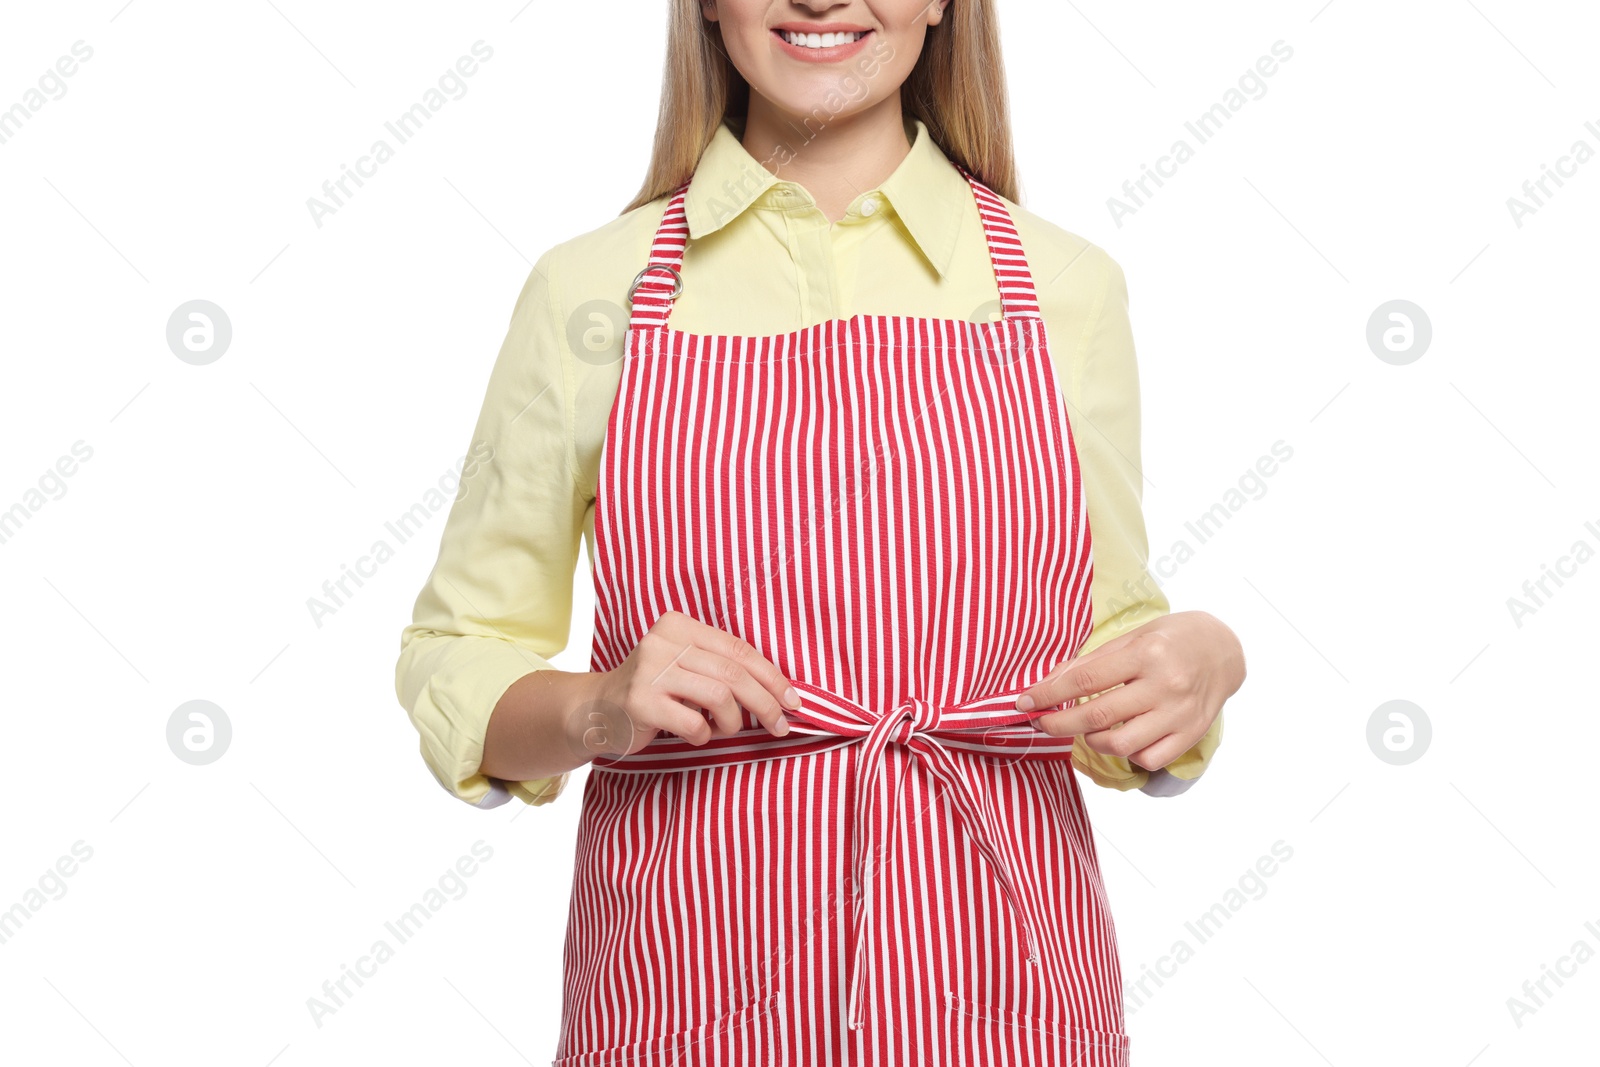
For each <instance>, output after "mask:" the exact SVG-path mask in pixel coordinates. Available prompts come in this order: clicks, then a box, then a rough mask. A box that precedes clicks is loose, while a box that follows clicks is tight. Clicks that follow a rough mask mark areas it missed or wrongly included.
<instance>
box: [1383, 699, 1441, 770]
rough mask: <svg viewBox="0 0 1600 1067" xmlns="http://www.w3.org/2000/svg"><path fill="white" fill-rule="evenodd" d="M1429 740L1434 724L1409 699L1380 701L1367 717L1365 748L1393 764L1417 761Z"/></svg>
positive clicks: (1426, 747) (1397, 765) (1426, 748)
mask: <svg viewBox="0 0 1600 1067" xmlns="http://www.w3.org/2000/svg"><path fill="white" fill-rule="evenodd" d="M1432 743H1433V723H1432V721H1431V720H1429V718H1428V713H1427V712H1425V711H1423V710H1422V709H1421V708H1420V707H1418V706H1417V705H1415V704H1413V703H1411V701H1409V700H1390V701H1386V702H1385V703H1382V704H1379V705H1378V706H1377V708H1376V709H1374V711H1373V712H1372V715H1371V716H1370V717H1369V718H1368V719H1367V747H1368V748H1370V749H1372V754H1373V755H1374V756H1377V757H1378V758H1379V759H1381V760H1383V762H1385V763H1388V764H1392V765H1393V766H1396V767H1404V766H1405V765H1406V764H1408V763H1415V762H1417V760H1419V759H1421V758H1422V757H1423V756H1424V755H1425V754H1426V753H1427V751H1428V746H1429V745H1430V744H1432Z"/></svg>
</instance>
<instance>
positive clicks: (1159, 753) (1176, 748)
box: [1128, 733, 1194, 771]
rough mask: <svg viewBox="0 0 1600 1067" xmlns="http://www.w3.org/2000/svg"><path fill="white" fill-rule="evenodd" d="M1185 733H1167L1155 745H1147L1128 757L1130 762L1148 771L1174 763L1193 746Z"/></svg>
mask: <svg viewBox="0 0 1600 1067" xmlns="http://www.w3.org/2000/svg"><path fill="white" fill-rule="evenodd" d="M1193 744H1194V742H1193V741H1190V740H1189V739H1188V738H1187V737H1186V736H1184V735H1183V734H1177V733H1173V734H1167V735H1166V736H1165V737H1163V738H1161V739H1160V740H1159V741H1157V742H1156V743H1155V744H1153V745H1147V746H1145V747H1144V748H1141V749H1140V750H1139V751H1137V752H1135V753H1134V754H1133V755H1131V756H1129V757H1128V762H1129V763H1132V764H1134V765H1136V766H1139V767H1143V768H1144V769H1145V770H1147V771H1158V770H1160V769H1161V768H1163V767H1166V766H1168V765H1170V764H1171V763H1173V762H1174V761H1175V760H1176V759H1177V758H1178V757H1179V756H1181V755H1183V754H1184V753H1185V752H1187V751H1189V749H1190V748H1191V747H1192V746H1193Z"/></svg>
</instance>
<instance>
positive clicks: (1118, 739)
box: [1017, 611, 1244, 771]
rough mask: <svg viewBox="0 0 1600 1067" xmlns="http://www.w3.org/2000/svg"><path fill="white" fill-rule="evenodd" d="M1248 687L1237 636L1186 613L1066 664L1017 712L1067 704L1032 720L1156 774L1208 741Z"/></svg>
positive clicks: (1025, 697) (1027, 695)
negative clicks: (1227, 706) (1225, 709)
mask: <svg viewBox="0 0 1600 1067" xmlns="http://www.w3.org/2000/svg"><path fill="white" fill-rule="evenodd" d="M1243 684H1244V650H1243V648H1241V647H1240V645H1239V639H1238V638H1237V637H1236V636H1234V633H1233V631H1232V630H1230V629H1229V628H1228V627H1227V626H1226V625H1225V624H1224V623H1223V622H1222V620H1220V619H1218V618H1216V617H1215V616H1213V615H1209V614H1207V613H1206V612H1203V611H1181V612H1176V613H1173V614H1169V615H1163V616H1162V617H1161V618H1159V619H1152V620H1151V621H1150V622H1147V623H1145V624H1144V625H1143V626H1141V627H1139V628H1138V629H1137V630H1133V631H1131V632H1129V633H1125V634H1123V635H1122V636H1120V637H1117V638H1114V639H1112V640H1110V641H1107V642H1106V643H1105V644H1104V645H1101V646H1100V647H1099V648H1097V649H1095V650H1094V651H1093V652H1090V653H1088V654H1087V655H1083V656H1079V657H1077V658H1075V659H1070V660H1067V661H1066V662H1065V663H1062V664H1061V665H1060V666H1058V667H1056V668H1055V669H1054V670H1052V671H1051V672H1050V673H1049V674H1048V675H1046V676H1045V677H1044V678H1042V679H1041V680H1040V681H1039V682H1038V683H1037V684H1035V685H1034V686H1033V687H1032V688H1030V689H1028V690H1027V691H1026V692H1024V693H1023V694H1022V695H1021V696H1020V697H1019V699H1018V701H1017V707H1018V708H1020V709H1022V710H1023V711H1029V710H1031V709H1033V708H1039V707H1049V706H1051V705H1054V704H1062V703H1065V704H1067V707H1065V708H1063V709H1062V710H1060V711H1052V712H1049V713H1048V714H1045V715H1041V716H1039V718H1038V719H1036V720H1034V722H1035V724H1036V725H1037V726H1038V727H1039V729H1041V730H1043V731H1044V732H1045V733H1047V734H1050V735H1051V736H1053V737H1078V736H1082V738H1083V740H1084V742H1085V743H1087V744H1088V745H1089V747H1090V748H1092V749H1094V750H1095V751H1096V752H1103V753H1105V754H1106V755H1108V756H1122V757H1124V758H1126V759H1127V760H1128V761H1129V762H1130V763H1133V764H1134V765H1136V766H1138V767H1142V768H1144V769H1145V770H1147V771H1155V770H1159V769H1160V768H1162V767H1165V766H1167V765H1168V764H1169V763H1171V762H1172V761H1173V760H1175V759H1177V758H1178V757H1179V756H1181V755H1183V754H1184V753H1185V752H1187V751H1188V750H1189V749H1190V748H1192V747H1193V746H1194V744H1195V742H1197V741H1199V740H1200V738H1202V737H1204V736H1205V733H1206V731H1207V730H1209V729H1210V728H1211V724H1212V722H1214V721H1215V720H1216V717H1217V715H1218V714H1220V713H1221V711H1222V705H1223V702H1224V701H1226V700H1227V699H1228V698H1229V697H1230V696H1232V695H1233V694H1234V693H1236V692H1238V690H1239V687H1240V686H1241V685H1243ZM1108 690H1109V692H1108ZM1094 694H1099V695H1098V696H1095V695H1094ZM1091 696H1092V697H1093V699H1091V700H1087V701H1084V702H1083V703H1081V704H1080V703H1075V702H1076V701H1077V700H1078V699H1079V698H1082V697H1091ZM1030 701H1031V702H1030Z"/></svg>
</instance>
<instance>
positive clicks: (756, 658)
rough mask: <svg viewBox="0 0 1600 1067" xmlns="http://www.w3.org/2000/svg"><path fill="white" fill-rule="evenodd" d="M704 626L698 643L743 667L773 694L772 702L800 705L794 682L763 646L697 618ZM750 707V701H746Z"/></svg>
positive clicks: (790, 705) (700, 624)
mask: <svg viewBox="0 0 1600 1067" xmlns="http://www.w3.org/2000/svg"><path fill="white" fill-rule="evenodd" d="M695 625H696V626H698V627H700V628H701V631H702V632H701V634H700V636H699V637H698V638H697V639H696V641H695V644H697V645H699V646H700V647H701V648H704V649H705V650H706V651H708V652H715V653H716V654H717V655H719V656H722V657H723V658H725V659H730V660H732V661H733V662H735V663H737V664H738V665H739V666H740V667H742V668H743V669H744V670H745V672H746V673H747V674H749V675H750V676H751V677H752V678H754V679H755V680H756V683H757V684H758V685H760V686H761V687H762V688H763V689H765V690H766V691H767V693H768V694H769V695H770V696H771V697H772V699H773V702H774V703H777V704H781V705H782V706H784V707H786V708H798V707H799V706H800V695H799V694H798V693H795V692H793V689H794V687H793V685H792V684H791V683H790V681H789V679H788V678H785V677H784V675H783V672H782V671H780V670H779V669H778V668H777V665H776V664H774V663H773V662H772V661H771V660H769V659H768V658H767V657H765V656H763V655H762V654H761V650H760V649H758V648H756V646H755V645H752V644H751V643H750V642H749V641H746V640H745V639H744V638H742V637H739V636H737V635H735V634H731V633H729V632H728V631H726V630H719V629H717V628H716V627H715V626H708V625H706V624H705V623H703V622H696V623H695ZM745 706H746V707H749V706H750V705H749V704H748V703H747V704H746V705H745Z"/></svg>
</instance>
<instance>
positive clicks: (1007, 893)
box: [848, 698, 1039, 1030]
mask: <svg viewBox="0 0 1600 1067" xmlns="http://www.w3.org/2000/svg"><path fill="white" fill-rule="evenodd" d="M1013 699H1014V698H1013ZM942 721H943V715H942V714H941V711H940V709H939V707H938V706H937V705H935V704H933V703H931V702H929V701H926V700H920V699H912V700H908V701H906V702H905V703H904V704H901V705H900V706H899V707H897V708H895V709H894V711H893V712H891V713H890V714H888V715H884V716H882V717H881V718H879V719H878V720H877V721H876V722H874V723H872V725H871V726H870V727H869V728H868V729H867V732H866V734H865V735H864V738H863V741H862V744H863V746H864V748H863V751H862V753H861V758H860V762H859V763H858V764H857V772H856V780H855V788H856V805H855V833H854V835H853V841H852V844H853V848H852V856H851V863H852V875H853V882H854V885H853V890H854V894H853V895H854V902H853V906H852V909H851V928H852V937H851V944H852V949H851V957H850V993H849V1000H848V1019H849V1026H850V1029H852V1030H859V1029H861V1026H862V1017H861V1009H862V1004H861V1000H862V987H863V980H864V978H865V975H866V969H867V960H866V955H867V935H868V932H869V930H870V928H871V923H870V919H871V916H872V906H871V905H872V900H873V897H874V894H873V892H872V878H871V877H870V874H869V867H870V866H871V864H870V863H869V859H870V858H871V857H870V856H869V852H870V842H871V841H872V840H873V831H874V830H875V829H876V828H877V824H878V822H879V820H880V818H881V815H882V813H881V812H880V810H879V808H880V804H881V799H882V792H881V790H880V789H879V788H878V779H879V778H880V777H881V776H882V773H883V753H884V749H885V748H887V747H888V745H889V744H891V743H893V744H898V745H903V746H905V747H907V748H909V749H910V750H911V751H912V752H914V753H916V755H917V756H918V757H919V758H920V759H921V761H922V763H923V765H924V766H926V767H927V768H928V770H929V771H930V772H932V774H933V776H934V778H936V779H937V780H938V781H939V782H940V783H941V784H942V785H943V786H944V787H945V789H946V790H947V791H948V792H949V794H950V796H951V798H952V800H953V802H954V807H955V811H956V813H957V815H958V816H959V817H960V819H961V821H962V824H963V826H964V827H965V828H966V831H967V835H968V836H969V837H970V838H971V839H972V843H973V844H974V845H975V846H976V847H977V849H978V851H979V853H981V854H982V855H983V857H984V859H986V860H988V861H989V865H990V866H991V867H992V868H993V869H994V872H995V875H996V877H997V879H998V881H999V883H1000V890H1001V893H1002V894H1003V895H1004V897H1005V899H1006V902H1007V903H1008V904H1009V905H1010V907H1011V912H1012V914H1013V915H1014V916H1015V917H1016V920H1017V922H1018V925H1020V926H1021V927H1022V932H1023V936H1024V937H1025V938H1026V940H1027V945H1028V962H1029V963H1035V964H1036V963H1038V962H1039V937H1038V933H1037V931H1036V930H1035V928H1034V923H1033V918H1032V916H1030V915H1029V913H1028V909H1027V906H1026V904H1025V903H1024V902H1023V900H1022V895H1021V892H1020V890H1019V889H1018V886H1017V880H1016V874H1015V872H1014V871H1013V870H1012V867H1011V864H1010V863H1009V862H1008V861H1007V860H1006V858H1005V855H1004V854H1003V853H1002V852H1001V851H1000V847H999V845H998V841H999V835H998V834H997V833H996V832H995V825H994V814H993V810H992V809H991V807H990V805H989V803H988V800H987V798H986V797H985V796H983V795H982V793H981V792H979V791H978V790H975V789H974V788H973V786H972V782H971V780H970V779H969V778H968V776H967V775H966V773H965V772H964V771H963V770H962V768H961V766H960V765H959V764H958V763H957V762H956V761H955V759H954V758H952V757H951V755H950V752H949V750H948V749H947V748H945V746H944V745H943V744H941V743H940V742H939V740H938V738H937V737H936V736H935V732H936V731H937V730H938V729H939V727H940V725H941V723H942ZM903 785H904V778H902V779H901V781H900V783H899V784H897V785H896V787H895V789H894V797H893V799H894V801H895V802H896V804H898V801H899V798H900V795H901V788H902V787H903ZM888 822H889V831H888V832H889V833H890V834H893V832H894V828H895V827H897V826H898V825H899V819H898V818H897V817H896V813H895V812H893V811H891V812H890V815H889V819H888ZM889 846H890V842H889V841H888V840H886V841H884V842H883V849H882V851H883V852H884V853H885V854H886V853H887V852H888V851H889Z"/></svg>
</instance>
